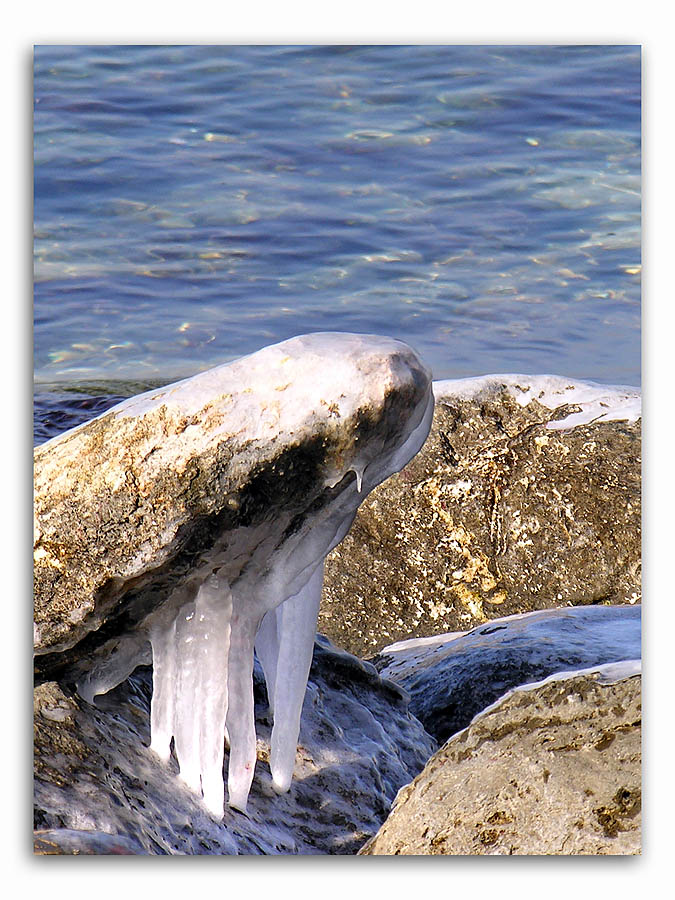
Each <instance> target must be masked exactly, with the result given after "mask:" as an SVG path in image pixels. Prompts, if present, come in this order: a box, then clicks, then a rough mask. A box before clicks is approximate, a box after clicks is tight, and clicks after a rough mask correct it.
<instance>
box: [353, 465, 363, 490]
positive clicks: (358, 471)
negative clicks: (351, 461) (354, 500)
mask: <svg viewBox="0 0 675 900" xmlns="http://www.w3.org/2000/svg"><path fill="white" fill-rule="evenodd" d="M354 474H355V475H356V490H357V491H358V492H359V494H360V493H361V485H362V484H363V469H362V468H360V467H359V468H358V469H357V468H355V469H354Z"/></svg>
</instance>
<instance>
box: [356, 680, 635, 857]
mask: <svg viewBox="0 0 675 900" xmlns="http://www.w3.org/2000/svg"><path fill="white" fill-rule="evenodd" d="M638 671H639V670H638ZM634 672H635V669H634V667H630V666H624V667H621V666H608V667H604V671H603V670H602V669H601V670H600V672H598V671H595V672H593V671H590V670H587V671H586V672H580V673H576V674H571V675H569V676H567V677H561V676H553V677H552V678H551V679H547V680H546V681H544V682H541V683H539V684H537V685H529V686H527V687H526V688H523V689H517V690H514V691H512V692H510V693H508V694H507V695H506V696H505V697H504V698H503V699H501V700H500V701H498V702H497V703H495V704H494V705H493V706H491V707H490V708H488V709H487V710H485V711H484V712H482V713H481V714H480V715H478V716H477V717H476V718H475V719H474V720H473V722H472V723H471V724H470V725H469V727H468V728H466V729H464V730H463V731H461V732H459V733H458V734H456V735H455V736H454V737H452V738H451V739H450V740H449V741H447V743H445V744H444V745H443V746H442V747H441V748H440V749H439V750H438V751H437V752H436V753H435V754H434V756H433V757H432V758H431V759H430V760H429V762H428V763H427V765H426V766H425V768H424V770H423V771H422V772H421V773H420V774H419V775H418V776H417V777H416V778H415V779H414V781H413V782H412V783H411V784H410V785H407V786H406V787H405V788H403V789H402V790H401V791H400V792H399V794H398V797H397V799H396V802H395V804H394V807H393V809H392V812H391V813H390V815H389V817H388V818H387V821H386V822H385V823H384V825H383V826H382V828H381V829H380V830H379V832H378V833H377V835H376V836H375V837H374V838H373V839H371V840H370V841H369V842H368V843H367V844H366V845H365V846H364V847H363V848H362V849H361V850H360V851H359V853H361V854H364V855H465V854H466V855H469V854H470V855H482V854H489V855H501V854H506V855H510V854H523V855H577V854H593V855H624V854H638V853H640V846H641V796H642V794H641V771H640V762H641V699H640V688H641V678H640V677H637V676H636V675H634V674H633V673H634Z"/></svg>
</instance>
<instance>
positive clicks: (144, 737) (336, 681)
mask: <svg viewBox="0 0 675 900" xmlns="http://www.w3.org/2000/svg"><path fill="white" fill-rule="evenodd" d="M151 678H152V676H151V672H150V670H149V669H148V668H141V669H138V670H137V671H136V672H135V673H134V674H133V675H132V676H131V677H130V678H129V679H128V680H127V681H125V682H124V684H122V685H120V686H119V687H117V688H115V689H114V690H112V691H110V692H109V693H108V694H105V695H104V696H100V697H97V698H96V700H95V702H94V703H92V704H90V703H87V702H86V701H84V700H82V699H81V698H80V697H78V696H77V695H76V694H73V693H71V692H70V691H69V690H68V689H67V688H66V687H64V686H60V685H58V684H56V683H54V682H45V683H44V684H42V685H40V686H39V687H38V688H37V689H36V692H35V827H36V829H37V833H36V839H35V847H36V852H38V853H98V854H102V853H105V854H108V853H147V854H215V855H220V854H228V855H231V854H353V853H356V851H357V850H358V848H359V847H360V846H361V845H362V844H363V842H364V841H365V840H367V839H368V838H369V837H371V836H372V835H373V834H374V833H375V832H376V831H377V829H378V827H379V826H380V824H381V823H382V822H383V821H384V819H385V818H386V816H387V813H388V811H389V808H390V806H391V803H392V801H393V800H394V797H395V796H396V792H397V791H398V789H399V788H401V787H402V786H403V785H404V784H407V783H408V782H409V781H410V780H411V779H412V778H413V777H414V776H415V775H416V774H417V773H418V772H420V771H421V770H422V768H423V766H424V764H425V763H426V761H427V759H428V758H429V756H430V755H431V753H433V751H434V750H435V749H436V747H437V744H436V743H435V741H434V740H433V738H431V737H430V736H429V735H428V734H426V732H425V731H424V729H423V728H422V726H421V725H420V723H419V722H418V721H417V720H416V719H414V718H413V717H412V716H410V715H409V713H408V711H407V697H406V696H405V694H404V693H403V691H402V690H401V689H400V688H398V687H397V686H396V685H394V684H392V683H389V682H386V681H384V680H382V679H381V678H380V677H379V676H378V674H377V672H376V670H375V669H374V668H373V667H372V666H371V665H369V664H368V663H362V662H361V661H359V660H357V659H355V658H354V657H352V656H350V655H349V654H347V653H344V652H342V651H339V650H337V649H336V648H334V647H332V646H331V645H330V642H328V641H327V640H325V639H319V641H318V642H317V644H316V646H315V648H314V658H313V663H312V668H311V672H310V676H309V683H308V688H307V694H306V697H305V702H304V709H303V714H302V719H301V726H300V737H299V746H298V749H297V754H296V758H295V777H294V780H293V783H292V785H291V789H290V791H289V792H288V793H286V794H281V795H280V794H277V793H276V792H275V790H274V789H273V784H272V776H271V773H270V770H269V754H270V737H271V734H270V732H271V729H270V721H269V717H268V708H267V696H266V691H265V686H264V677H263V674H262V670H261V669H260V667H259V666H258V665H257V664H256V666H255V670H254V687H255V711H256V731H257V742H256V754H257V760H258V761H257V766H256V773H255V777H254V779H253V784H252V787H251V793H250V796H249V800H248V807H247V814H246V815H244V814H242V813H240V812H238V811H237V810H234V809H227V810H226V811H225V815H224V818H223V819H222V821H216V820H215V819H214V817H213V816H211V815H209V813H208V812H207V811H206V810H205V808H204V806H203V804H202V803H201V802H200V801H199V800H198V799H197V797H196V795H195V794H194V792H193V791H191V790H189V789H188V788H187V787H186V786H185V785H183V784H182V782H181V781H179V780H178V779H176V777H175V775H176V772H177V768H178V766H177V762H176V759H175V758H174V757H173V756H172V758H171V760H170V762H169V765H168V766H167V765H163V764H162V763H160V761H159V760H158V759H157V756H156V755H155V754H154V753H153V752H152V751H151V750H150V749H149V747H148V744H149V741H150V695H151V691H152V680H151Z"/></svg>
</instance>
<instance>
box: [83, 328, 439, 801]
mask: <svg viewBox="0 0 675 900" xmlns="http://www.w3.org/2000/svg"><path fill="white" fill-rule="evenodd" d="M216 401H217V402H218V403H219V404H220V406H221V407H223V408H224V409H225V414H224V415H222V416H221V417H218V416H216V417H215V418H214V420H213V422H214V424H212V426H211V430H210V431H209V438H208V439H209V440H210V441H213V440H220V441H222V440H223V439H225V440H230V437H229V436H230V435H234V436H235V437H236V441H237V447H243V448H246V452H249V451H250V448H251V447H254V448H255V446H256V445H257V444H260V445H262V444H263V443H264V445H265V446H266V447H268V446H269V445H270V442H272V445H273V446H275V447H277V446H278V447H279V449H280V451H282V450H283V449H284V448H286V447H290V448H291V449H293V448H294V447H297V446H298V445H299V444H302V443H303V442H307V441H309V442H310V443H311V442H312V441H314V442H315V443H311V446H312V447H317V448H318V450H317V451H316V452H317V453H318V454H319V456H318V459H319V462H318V463H317V465H316V468H315V477H316V478H318V479H319V484H318V486H317V487H316V490H314V488H313V490H314V494H313V495H312V497H310V498H309V499H308V500H307V501H306V503H307V505H306V506H304V507H303V506H300V507H298V499H297V496H294V497H293V502H289V501H287V499H285V494H284V490H285V489H284V487H283V485H284V479H293V478H294V472H293V465H294V463H293V460H292V458H291V457H288V458H286V461H285V462H284V463H279V464H278V471H275V479H276V480H275V481H274V482H273V484H272V487H271V488H270V486H269V485H268V486H267V489H269V490H270V491H271V493H270V496H269V499H268V503H269V511H268V513H267V514H266V515H264V516H262V517H260V516H258V517H257V518H254V519H253V520H251V521H248V520H246V519H245V518H244V519H241V520H240V521H238V522H237V523H236V527H234V528H227V529H225V530H224V531H223V533H222V534H221V535H219V536H218V537H217V538H216V539H215V540H214V542H213V543H212V545H211V546H209V548H208V551H205V552H204V553H203V555H202V557H201V558H200V560H199V564H198V566H197V567H196V568H194V569H193V570H191V571H190V572H189V574H188V576H187V577H186V578H183V579H182V580H181V581H179V582H178V583H177V584H176V586H175V589H174V590H173V591H172V593H170V595H169V596H168V597H167V598H166V600H165V601H164V602H163V603H162V605H161V606H160V607H159V608H157V609H155V610H154V611H153V612H151V613H150V614H149V615H148V616H147V617H146V618H145V619H144V620H143V622H142V623H141V625H140V626H139V627H137V628H135V629H134V631H133V632H131V633H130V634H127V635H124V636H123V637H122V638H121V639H120V640H119V641H118V642H117V643H116V645H115V649H114V653H112V654H109V656H108V657H107V658H106V659H103V658H101V659H99V661H98V662H96V663H95V664H94V665H92V667H91V668H90V669H89V671H88V672H87V673H86V674H85V675H83V676H82V677H81V678H80V680H79V682H78V690H79V692H80V693H81V694H82V695H83V696H84V697H85V698H88V699H91V698H93V697H94V696H95V695H96V694H99V693H102V692H105V691H107V690H109V689H110V688H112V687H113V686H114V685H115V684H118V683H119V682H120V681H122V680H123V679H124V678H126V677H127V675H128V674H129V673H130V671H131V670H132V669H133V667H134V665H135V664H138V662H144V661H147V659H148V645H149V646H150V647H151V648H152V662H153V697H152V708H151V747H152V749H153V750H154V751H155V752H156V753H157V754H158V756H159V757H160V758H161V759H163V760H167V759H168V758H169V756H170V753H171V742H172V740H173V744H174V750H175V754H176V758H177V760H178V763H179V767H180V777H181V778H182V779H183V781H184V782H185V783H186V784H187V785H188V786H189V787H190V788H191V789H192V790H194V791H195V792H196V793H198V794H199V793H200V792H201V793H203V799H204V803H205V805H206V806H207V807H208V809H209V810H210V811H211V812H212V813H213V814H215V815H216V816H220V815H222V813H223V802H224V785H223V775H222V771H223V757H224V748H223V743H224V741H223V738H224V736H226V737H227V741H228V743H229V770H228V795H229V804H230V806H232V807H235V808H237V809H240V810H242V811H245V810H246V802H247V797H248V794H249V790H250V786H251V782H252V779H253V774H254V767H255V763H256V735H255V720H254V708H253V679H252V672H253V664H254V648H255V651H256V654H257V656H258V658H259V660H260V663H261V665H262V667H263V671H264V674H265V679H266V683H267V688H268V696H269V702H270V709H271V712H272V714H273V730H272V739H271V759H270V768H271V772H272V777H273V783H274V786H275V788H276V790H277V791H279V792H283V791H286V790H288V788H289V786H290V783H291V778H292V775H293V766H294V761H295V753H296V746H297V740H298V733H299V724H300V714H301V710H302V704H303V699H304V695H305V690H306V685H307V678H308V674H309V668H310V664H311V660H312V652H313V646H314V638H315V633H316V621H317V615H318V609H319V599H320V596H321V588H322V581H323V563H324V559H325V556H326V555H327V554H328V553H329V552H330V550H331V549H332V548H333V547H334V546H335V545H336V544H337V543H339V541H341V540H342V538H343V537H344V536H345V534H346V533H347V531H348V529H349V527H350V525H351V523H352V521H353V518H354V516H355V514H356V510H357V508H358V506H359V505H360V503H361V502H362V500H363V499H364V498H365V497H366V495H367V494H368V493H369V492H370V491H371V490H372V489H373V488H374V487H375V486H376V485H377V484H379V483H380V482H381V481H383V480H384V479H385V478H387V477H388V476H389V475H391V474H393V473H394V472H396V471H398V470H399V469H401V468H402V467H403V466H404V465H405V464H406V463H407V462H408V461H409V460H410V459H411V458H412V457H413V456H414V455H415V454H416V453H417V451H418V450H419V449H420V447H421V446H422V444H423V443H424V441H425V439H426V437H427V434H428V432H429V428H430V426H431V420H432V416H433V407H434V400H433V393H432V390H431V381H430V376H429V373H428V372H427V371H426V369H425V368H424V367H423V366H422V365H421V363H420V362H419V360H418V359H417V357H416V356H415V354H414V353H413V352H412V351H411V350H410V348H409V347H407V346H406V345H405V344H402V343H401V342H399V341H393V340H390V339H385V338H376V337H373V336H364V335H345V334H315V335H307V336H303V337H301V338H294V339H292V340H290V341H286V342H283V343H281V344H278V345H274V346H272V347H268V348H265V349H264V350H261V351H259V352H258V353H256V354H253V355H252V356H249V357H245V358H244V359H241V360H237V361H235V362H234V363H231V364H229V365H226V366H221V367H218V368H217V369H214V370H211V371H209V372H205V373H203V374H202V375H198V376H195V377H194V378H192V379H187V380H185V381H183V382H179V383H177V384H176V385H173V386H169V387H167V388H162V389H160V390H158V391H152V392H150V393H148V394H143V395H141V396H139V397H136V398H132V399H131V400H128V401H125V402H124V403H122V404H120V405H119V406H118V407H115V408H114V409H113V410H112V411H109V413H108V415H110V414H111V413H112V415H113V417H116V418H117V419H118V420H120V421H125V420H127V419H128V418H129V417H134V418H142V417H144V416H148V415H152V414H154V413H155V412H156V411H157V410H158V409H159V408H160V407H161V408H162V409H163V410H164V411H163V412H162V416H163V417H164V418H165V419H166V418H167V417H168V416H169V414H170V416H172V417H174V418H175V417H176V416H177V415H179V414H180V415H183V416H184V418H185V420H186V421H190V422H191V423H192V422H194V419H195V410H202V409H206V408H210V409H212V408H213V406H214V403H215V402H216ZM200 415H201V413H200ZM191 417H192V418H191ZM200 430H202V431H203V429H199V428H191V427H187V428H184V429H183V431H182V433H181V439H182V443H181V444H180V453H181V454H184V455H187V454H188V452H189V450H190V448H191V447H193V446H198V445H199V441H200V440H201V441H203V439H204V438H203V435H202V436H200ZM223 435H225V436H226V437H225V438H223ZM317 437H318V439H319V440H318V443H316V441H317ZM171 453H173V456H171ZM175 453H176V450H175V447H173V448H172V449H171V448H167V447H165V446H164V444H162V443H160V444H158V445H157V446H156V447H154V448H153V450H152V451H151V454H150V453H149V454H148V459H149V464H151V465H152V467H153V472H155V473H157V475H158V477H159V474H160V473H161V471H162V467H163V466H164V467H166V466H173V467H176V466H177V463H176V459H175ZM279 458H281V457H279ZM303 459H304V457H303ZM238 460H239V457H238V456H237V455H236V454H235V455H234V456H232V458H231V459H230V462H229V465H230V467H231V469H232V470H236V469H237V466H238V465H240V466H241V467H242V469H246V468H247V469H248V471H247V473H246V474H245V476H244V478H249V479H250V478H251V472H255V456H253V457H251V456H249V457H247V458H246V459H245V461H244V462H243V463H240V462H239V461H238ZM299 464H300V463H298V465H299ZM303 465H304V463H303ZM285 466H287V467H288V471H287V472H284V471H283V469H284V467H285ZM234 502H235V503H236V502H237V501H236V500H235V501H234Z"/></svg>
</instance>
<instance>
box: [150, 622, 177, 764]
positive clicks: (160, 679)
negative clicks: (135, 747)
mask: <svg viewBox="0 0 675 900" xmlns="http://www.w3.org/2000/svg"><path fill="white" fill-rule="evenodd" d="M150 643H151V645H152V702H151V705H150V749H151V750H154V751H155V753H156V754H157V755H158V756H159V757H160V759H163V760H164V761H165V762H166V761H167V760H168V759H169V757H170V756H171V738H172V737H173V723H174V701H175V697H176V693H175V691H176V687H175V679H176V620H175V618H174V619H173V620H172V621H171V622H170V623H168V624H167V623H159V622H158V623H157V624H156V625H155V626H154V627H153V628H152V630H151V632H150Z"/></svg>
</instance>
